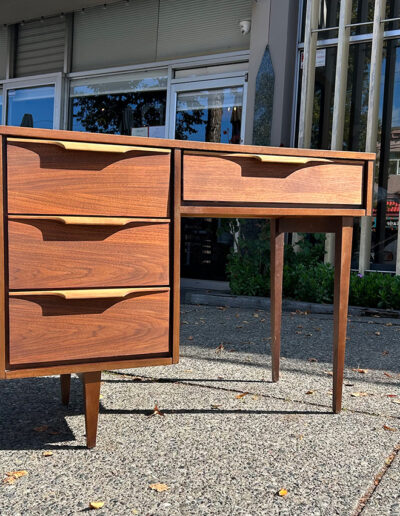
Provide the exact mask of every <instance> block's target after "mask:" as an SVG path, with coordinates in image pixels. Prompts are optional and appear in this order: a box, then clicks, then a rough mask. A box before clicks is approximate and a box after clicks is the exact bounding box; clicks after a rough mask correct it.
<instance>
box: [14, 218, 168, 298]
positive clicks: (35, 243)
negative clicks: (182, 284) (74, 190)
mask: <svg viewBox="0 0 400 516" xmlns="http://www.w3.org/2000/svg"><path fill="white" fill-rule="evenodd" d="M153 220H154V219H153ZM8 241H9V285H10V289H42V288H46V289H48V288H65V287H68V288H90V287H119V286H121V285H128V286H145V285H168V284H169V223H168V222H163V220H158V221H157V219H155V220H154V221H151V220H150V221H146V220H138V219H136V220H135V219H123V218H109V219H107V218H101V217H100V218H99V217H91V218H90V217H55V216H53V217H50V216H44V217H40V216H33V218H32V216H31V217H29V216H24V215H20V216H18V215H17V216H14V217H13V216H10V217H9V222H8Z"/></svg>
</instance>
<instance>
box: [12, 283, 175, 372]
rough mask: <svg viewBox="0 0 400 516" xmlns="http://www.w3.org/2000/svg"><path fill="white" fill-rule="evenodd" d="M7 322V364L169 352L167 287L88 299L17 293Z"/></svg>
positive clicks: (16, 364) (82, 359) (15, 364)
mask: <svg viewBox="0 0 400 516" xmlns="http://www.w3.org/2000/svg"><path fill="white" fill-rule="evenodd" d="M14 294H15V293H14ZM9 323H10V326H9V327H10V331H9V335H10V336H9V363H10V366H11V367H12V366H20V365H23V364H24V365H27V364H39V363H52V362H65V361H71V360H73V361H84V360H90V359H98V358H111V359H112V358H117V357H128V356H138V355H149V354H159V353H168V351H169V290H164V291H152V292H151V291H150V292H138V293H134V294H129V295H128V296H126V297H124V298H118V297H107V298H104V297H103V298H93V299H64V298H62V297H57V296H55V295H46V296H43V295H40V296H39V295H31V293H29V295H24V294H21V295H20V294H18V297H10V303H9Z"/></svg>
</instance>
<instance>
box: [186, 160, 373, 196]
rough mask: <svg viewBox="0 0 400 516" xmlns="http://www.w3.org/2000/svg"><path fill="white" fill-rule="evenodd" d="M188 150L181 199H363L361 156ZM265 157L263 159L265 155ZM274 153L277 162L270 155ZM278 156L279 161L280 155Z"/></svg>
mask: <svg viewBox="0 0 400 516" xmlns="http://www.w3.org/2000/svg"><path fill="white" fill-rule="evenodd" d="M248 156H252V157H247V156H245V155H240V154H239V155H237V156H235V155H233V154H227V153H226V154H220V155H218V154H217V153H214V154H212V153H203V154H202V153H200V152H198V153H195V152H192V153H190V152H186V153H185V154H184V159H183V200H184V201H198V202H200V201H203V202H207V201H211V202H237V203H296V204H323V205H326V204H330V205H332V204H335V205H357V206H359V205H361V204H362V185H363V162H356V163H354V162H352V163H350V162H346V161H343V162H333V161H330V160H325V161H309V162H306V163H302V161H304V158H295V159H297V160H298V162H297V163H296V162H293V158H289V159H287V157H285V158H286V161H285V158H283V159H282V157H280V156H260V155H258V156H256V155H248ZM263 158H265V161H263ZM271 158H272V160H273V159H274V158H276V159H277V162H273V161H270V159H271ZM279 159H280V160H281V161H282V162H278V160H279Z"/></svg>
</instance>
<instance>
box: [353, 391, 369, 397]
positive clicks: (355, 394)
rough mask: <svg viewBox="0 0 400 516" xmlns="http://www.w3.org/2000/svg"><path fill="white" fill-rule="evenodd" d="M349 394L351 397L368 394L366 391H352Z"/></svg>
mask: <svg viewBox="0 0 400 516" xmlns="http://www.w3.org/2000/svg"><path fill="white" fill-rule="evenodd" d="M350 396H353V398H362V397H363V396H368V393H367V392H352V393H351V394H350Z"/></svg>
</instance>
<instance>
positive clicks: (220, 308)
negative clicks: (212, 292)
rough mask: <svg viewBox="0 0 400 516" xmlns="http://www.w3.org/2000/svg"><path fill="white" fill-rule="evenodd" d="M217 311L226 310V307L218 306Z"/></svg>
mask: <svg viewBox="0 0 400 516" xmlns="http://www.w3.org/2000/svg"><path fill="white" fill-rule="evenodd" d="M218 310H223V311H224V310H226V306H219V307H218Z"/></svg>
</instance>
